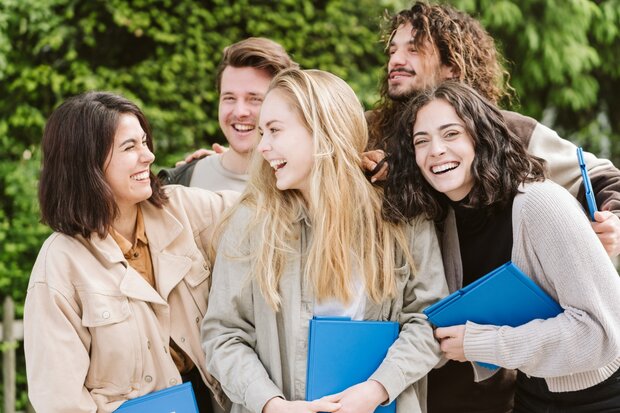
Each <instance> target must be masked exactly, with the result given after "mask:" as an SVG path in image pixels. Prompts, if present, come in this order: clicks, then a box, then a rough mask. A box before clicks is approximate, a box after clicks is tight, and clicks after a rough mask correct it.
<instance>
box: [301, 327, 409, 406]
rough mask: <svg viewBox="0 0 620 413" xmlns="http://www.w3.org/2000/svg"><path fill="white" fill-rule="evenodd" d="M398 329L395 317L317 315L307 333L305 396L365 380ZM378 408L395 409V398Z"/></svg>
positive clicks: (318, 396) (317, 396) (317, 394)
mask: <svg viewBox="0 0 620 413" xmlns="http://www.w3.org/2000/svg"><path fill="white" fill-rule="evenodd" d="M398 331H399V325H398V323H396V322H392V321H351V319H350V318H345V317H314V318H313V319H312V320H310V333H309V337H308V370H307V377H306V400H315V399H318V398H321V397H323V396H327V395H329V394H334V393H339V392H341V391H343V390H345V389H347V388H349V387H351V386H353V385H354V384H358V383H361V382H364V381H366V380H367V379H368V378H369V377H370V376H371V375H372V374H373V373H374V372H375V370H377V368H378V367H379V365H381V363H382V362H383V359H384V358H385V356H386V354H387V352H388V349H389V348H390V346H391V345H392V344H393V343H394V341H396V339H397V338H398ZM375 412H377V413H393V412H396V401H394V402H392V403H390V404H389V405H388V406H379V407H378V408H377V409H376V410H375Z"/></svg>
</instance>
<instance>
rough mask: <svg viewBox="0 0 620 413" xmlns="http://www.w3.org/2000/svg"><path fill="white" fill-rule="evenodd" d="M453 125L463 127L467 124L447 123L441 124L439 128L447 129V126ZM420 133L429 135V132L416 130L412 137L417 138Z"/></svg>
mask: <svg viewBox="0 0 620 413" xmlns="http://www.w3.org/2000/svg"><path fill="white" fill-rule="evenodd" d="M451 126H460V127H461V128H464V127H465V126H463V125H461V124H460V123H446V124H445V125H441V126H440V127H439V130H444V129H447V128H449V127H451ZM418 135H428V132H426V131H420V132H416V133H414V134H413V136H412V137H413V138H415V137H416V136H418Z"/></svg>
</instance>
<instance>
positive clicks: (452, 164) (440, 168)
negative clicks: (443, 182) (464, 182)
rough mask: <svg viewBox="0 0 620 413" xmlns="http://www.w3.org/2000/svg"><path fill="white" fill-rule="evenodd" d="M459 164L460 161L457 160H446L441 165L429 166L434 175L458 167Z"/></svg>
mask: <svg viewBox="0 0 620 413" xmlns="http://www.w3.org/2000/svg"><path fill="white" fill-rule="evenodd" d="M459 165H460V163H458V162H446V163H444V164H441V165H435V166H431V172H432V173H434V174H435V175H441V174H444V173H446V172H449V171H452V170H454V169H456V168H458V166H459Z"/></svg>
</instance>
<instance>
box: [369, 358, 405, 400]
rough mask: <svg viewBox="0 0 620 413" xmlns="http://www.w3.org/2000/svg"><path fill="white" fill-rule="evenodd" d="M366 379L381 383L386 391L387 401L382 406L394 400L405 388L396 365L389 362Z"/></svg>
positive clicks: (403, 379)
mask: <svg viewBox="0 0 620 413" xmlns="http://www.w3.org/2000/svg"><path fill="white" fill-rule="evenodd" d="M368 379H369V380H374V381H377V382H379V383H381V385H382V386H383V387H384V388H385V391H387V394H388V400H387V401H386V402H385V403H383V404H382V406H384V405H388V404H390V403H392V402H393V401H394V400H396V398H397V397H398V396H399V395H400V394H401V393H402V392H403V390H405V387H406V381H405V376H404V375H403V373H402V372H401V371H400V369H399V368H398V366H397V365H395V364H394V363H390V362H383V363H382V364H381V366H379V368H378V369H377V370H376V371H375V372H374V373H373V374H372V376H370V377H369V378H368Z"/></svg>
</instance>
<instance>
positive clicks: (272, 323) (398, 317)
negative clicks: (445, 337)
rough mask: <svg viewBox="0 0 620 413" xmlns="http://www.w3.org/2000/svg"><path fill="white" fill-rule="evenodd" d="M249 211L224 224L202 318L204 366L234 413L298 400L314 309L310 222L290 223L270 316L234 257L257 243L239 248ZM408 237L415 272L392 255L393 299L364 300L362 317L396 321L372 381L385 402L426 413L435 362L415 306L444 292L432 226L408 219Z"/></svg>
mask: <svg viewBox="0 0 620 413" xmlns="http://www.w3.org/2000/svg"><path fill="white" fill-rule="evenodd" d="M250 214H251V212H250V210H249V209H241V210H239V211H238V212H237V213H236V214H235V216H234V217H233V218H232V219H231V222H230V225H229V226H228V227H227V229H226V234H225V235H224V238H223V239H222V242H221V243H220V246H219V248H218V253H217V258H216V262H215V266H214V277H213V288H212V289H211V295H210V298H209V301H210V306H209V309H208V311H207V316H206V317H205V319H204V321H203V323H202V339H203V348H204V349H205V351H206V353H207V360H208V364H207V370H208V371H209V372H210V373H211V374H213V376H214V377H216V378H217V379H218V380H219V381H220V382H221V383H222V388H223V389H224V391H225V392H226V394H227V395H228V396H229V397H230V399H231V400H232V402H233V407H232V412H233V413H242V412H253V413H260V412H261V411H262V409H263V407H264V405H265V403H266V402H267V401H268V400H269V399H271V398H273V397H277V396H281V397H285V398H286V399H287V400H304V398H305V387H306V365H307V358H308V325H309V321H310V319H311V318H312V311H313V296H312V289H311V287H310V286H309V285H308V283H307V282H305V281H304V279H303V278H302V276H301V275H302V273H303V268H304V265H305V263H304V260H303V256H304V252H305V251H306V248H307V246H308V239H309V237H310V235H311V234H310V232H311V231H310V227H309V226H308V224H307V223H306V222H305V221H304V220H301V221H300V222H298V223H296V224H295V231H296V233H297V234H298V235H299V236H298V237H296V240H297V241H296V244H295V245H294V246H293V249H294V251H292V252H291V255H290V256H289V257H288V258H287V261H286V264H285V268H284V272H283V274H282V278H281V281H280V288H279V290H280V293H281V295H282V306H281V309H280V311H279V312H278V313H276V312H274V311H273V310H272V309H271V307H269V305H268V304H267V302H266V301H265V300H264V298H263V296H262V294H261V292H260V289H259V287H258V284H257V283H255V282H254V281H252V280H251V277H250V275H251V274H250V273H249V272H250V263H249V262H248V260H242V259H238V258H237V259H236V258H235V257H239V255H243V256H247V255H248V254H250V253H251V252H254V251H256V246H257V243H259V242H261V241H262V240H261V239H259V237H253V238H252V237H250V238H249V239H248V238H245V241H244V242H243V243H241V245H240V241H241V240H244V237H243V233H244V230H245V228H246V225H247V222H248V219H249V216H250ZM408 239H409V245H410V251H411V254H412V256H413V259H414V261H415V264H416V270H417V271H416V272H415V274H413V273H412V272H411V270H410V268H409V266H408V265H406V264H405V260H404V259H403V258H402V257H398V258H397V263H399V264H400V265H401V267H400V268H399V269H397V281H396V283H397V296H396V298H395V299H393V300H391V301H386V302H383V303H380V304H377V303H374V302H372V301H369V300H368V301H367V302H366V307H365V315H364V319H366V320H391V321H398V322H399V323H400V325H401V331H400V335H399V337H398V339H397V340H396V342H395V343H394V344H393V345H392V347H391V348H390V350H389V352H388V354H387V356H386V358H385V359H384V361H383V363H382V364H381V366H380V367H379V368H378V369H377V371H375V373H374V374H373V375H372V376H371V378H372V379H374V380H377V381H378V382H380V383H381V384H383V386H384V387H385V389H386V390H387V392H388V395H389V401H390V402H391V401H392V400H394V399H396V398H398V400H397V412H399V413H418V412H424V411H426V380H425V376H426V374H427V373H428V372H429V371H430V370H431V369H432V368H433V367H434V366H435V365H436V364H437V362H438V360H439V345H438V343H437V341H436V340H435V339H434V338H433V331H432V329H431V326H430V324H429V323H428V322H427V320H426V317H425V316H424V315H423V314H422V313H421V311H422V310H423V309H424V308H426V307H427V306H428V305H430V304H432V303H434V302H435V301H437V300H438V299H439V298H440V297H442V296H444V295H446V294H447V291H448V290H447V285H446V280H445V276H444V273H443V265H442V262H441V255H440V251H439V246H438V242H437V237H436V235H435V229H434V225H433V223H432V222H429V221H425V220H420V219H418V220H415V222H414V224H413V225H412V226H411V227H410V228H409V231H408ZM400 255H402V254H400ZM360 345H363V343H360Z"/></svg>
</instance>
